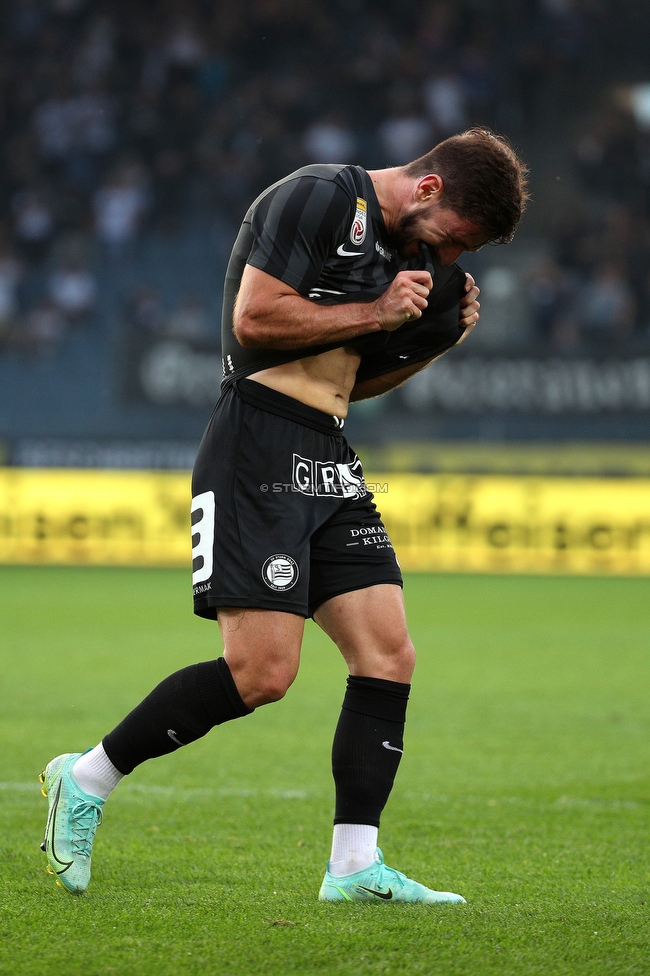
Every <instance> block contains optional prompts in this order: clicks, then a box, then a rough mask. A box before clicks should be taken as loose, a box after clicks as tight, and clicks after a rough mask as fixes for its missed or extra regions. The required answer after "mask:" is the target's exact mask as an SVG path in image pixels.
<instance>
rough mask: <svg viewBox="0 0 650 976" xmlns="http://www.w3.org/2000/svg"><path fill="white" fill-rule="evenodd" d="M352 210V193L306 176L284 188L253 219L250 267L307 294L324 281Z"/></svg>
mask: <svg viewBox="0 0 650 976" xmlns="http://www.w3.org/2000/svg"><path fill="white" fill-rule="evenodd" d="M351 210H352V201H351V200H350V198H349V196H348V195H347V193H346V191H345V190H344V189H343V188H342V187H341V186H339V185H338V184H336V183H334V182H333V181H326V180H322V179H318V178H316V177H304V176H303V177H301V178H300V179H296V180H291V181H290V182H285V183H281V184H280V185H279V186H277V187H276V188H274V189H273V190H272V191H271V192H270V193H268V194H267V195H266V197H265V198H263V200H261V201H260V204H259V205H258V207H257V210H256V212H255V213H254V214H253V218H252V225H251V229H252V231H253V234H254V237H255V243H254V244H253V247H252V248H251V252H250V254H249V256H248V264H251V265H253V267H256V268H259V269H260V271H265V272H266V273H267V274H270V275H272V276H273V277H274V278H279V279H280V280H281V281H284V282H286V283H287V284H288V285H291V287H292V288H295V289H296V291H299V292H301V293H302V294H304V293H305V292H306V291H309V289H310V288H311V286H312V285H313V284H315V282H316V281H317V280H318V277H319V275H320V273H321V271H322V268H323V265H324V263H325V260H326V258H327V256H328V253H329V251H330V248H331V242H332V241H333V240H334V239H335V237H336V235H337V234H340V228H341V226H342V225H344V223H345V220H346V219H348V220H351V216H350V214H351ZM328 223H329V225H330V226H328ZM332 225H333V226H332ZM323 231H324V232H325V233H322V232H323Z"/></svg>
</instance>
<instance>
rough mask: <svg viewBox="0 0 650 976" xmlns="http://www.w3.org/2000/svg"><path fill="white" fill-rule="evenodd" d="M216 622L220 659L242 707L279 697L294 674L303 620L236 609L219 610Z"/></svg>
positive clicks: (298, 659)
mask: <svg viewBox="0 0 650 976" xmlns="http://www.w3.org/2000/svg"><path fill="white" fill-rule="evenodd" d="M218 620H219V627H220V629H221V635H222V638H223V646H224V655H223V656H224V657H225V659H226V661H227V663H228V667H229V668H230V672H231V674H232V676H233V679H234V682H235V684H236V685H237V690H238V691H239V694H240V695H241V697H242V698H243V700H244V701H245V702H246V704H247V705H248V706H249V707H251V708H254V707H256V706H257V705H262V704H265V703H267V702H271V701H277V700H278V699H279V698H282V696H283V695H284V694H285V692H286V691H287V689H288V688H289V687H290V686H291V684H292V683H293V681H294V679H295V677H296V674H297V673H298V666H299V664H300V647H301V644H302V636H303V631H304V629H305V620H304V617H301V616H299V615H298V614H294V613H284V612H282V611H276V610H258V609H255V608H252V607H250V608H241V607H237V608H232V609H227V608H225V609H224V608H222V609H219V612H218Z"/></svg>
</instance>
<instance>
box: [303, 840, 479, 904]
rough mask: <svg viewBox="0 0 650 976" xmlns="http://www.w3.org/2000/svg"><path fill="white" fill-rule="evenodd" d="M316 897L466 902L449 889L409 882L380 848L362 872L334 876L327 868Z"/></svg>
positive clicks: (411, 901)
mask: <svg viewBox="0 0 650 976" xmlns="http://www.w3.org/2000/svg"><path fill="white" fill-rule="evenodd" d="M328 867H329V865H328ZM318 900H319V901H374V902H381V901H384V902H392V903H397V902H400V903H404V902H408V903H409V904H411V905H433V904H436V905H441V904H462V905H464V904H465V899H464V898H463V896H462V895H454V894H453V892H451V891H433V890H432V889H431V888H426V887H425V886H424V885H422V884H418V882H417V881H411V879H410V878H407V877H406V875H405V874H402V872H401V871H395V869H394V868H389V867H387V866H386V865H385V864H384V855H383V854H382V853H381V851H380V850H379V848H377V860H376V861H375V863H374V864H371V865H370V867H369V868H366V869H365V870H364V871H357V872H356V873H355V874H345V875H343V877H341V878H335V877H334V876H333V875H332V874H330V873H329V871H326V872H325V879H324V881H323V883H322V885H321V889H320V892H319V894H318Z"/></svg>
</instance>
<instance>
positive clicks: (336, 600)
mask: <svg viewBox="0 0 650 976" xmlns="http://www.w3.org/2000/svg"><path fill="white" fill-rule="evenodd" d="M314 620H315V621H316V623H317V624H318V625H319V627H321V628H322V629H323V630H324V631H325V633H326V634H327V635H328V636H329V637H330V638H331V639H332V640H333V641H334V643H335V644H336V645H337V647H338V648H339V650H340V651H341V654H342V655H343V657H344V658H345V661H346V663H347V665H348V668H349V670H350V674H354V675H363V676H365V677H370V678H386V679H388V680H389V681H403V682H408V681H410V680H411V675H412V674H413V668H414V666H415V651H414V648H413V644H412V642H411V639H410V637H409V633H408V626H407V623H406V612H405V609H404V596H403V593H402V589H401V587H400V586H398V585H397V584H394V583H380V584H378V585H376V586H368V587H365V588H364V589H360V590H352V591H350V592H348V593H341V594H339V595H338V596H335V597H332V599H330V600H327V601H326V602H325V603H322V604H321V605H320V606H319V608H318V609H317V610H316V612H315V613H314Z"/></svg>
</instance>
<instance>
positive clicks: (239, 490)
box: [192, 380, 402, 620]
mask: <svg viewBox="0 0 650 976" xmlns="http://www.w3.org/2000/svg"><path fill="white" fill-rule="evenodd" d="M342 426H343V425H342V422H341V421H338V420H337V419H336V418H335V417H330V416H328V415H327V414H324V413H321V412H320V411H319V410H314V409H313V408H312V407H308V406H305V404H303V403H300V401H298V400H294V399H293V398H292V397H288V396H285V395H284V394H282V393H277V392H276V391H275V390H270V389H269V388H268V387H265V386H262V385H261V384H260V383H256V382H255V381H254V380H239V381H238V382H236V383H234V384H232V385H231V386H229V387H228V388H227V389H226V390H225V391H224V393H223V394H222V396H221V397H220V399H219V402H218V403H217V405H216V407H215V408H214V411H213V414H212V417H211V418H210V422H209V424H208V427H207V429H206V432H205V434H204V435H203V440H202V441H201V446H200V447H199V452H198V455H197V458H196V464H195V466H194V473H193V476H192V496H193V498H192V557H193V564H192V568H193V578H192V582H193V588H194V612H195V613H197V614H198V615H199V616H201V617H209V618H211V619H213V620H214V619H215V618H216V615H217V614H216V611H217V608H219V607H259V608H261V609H265V610H284V611H286V612H288V613H296V614H299V615H300V616H303V617H310V616H312V615H313V613H314V611H315V610H316V609H317V607H319V606H320V604H321V603H324V601H325V600H329V599H331V598H332V597H334V596H338V595H339V594H341V593H348V592H350V591H351V590H360V589H364V588H365V587H368V586H374V585H375V584H377V583H397V584H398V585H400V586H401V585H402V575H401V573H400V569H399V565H398V563H397V559H396V558H395V553H394V551H393V547H392V545H391V542H390V540H389V538H388V536H387V534H386V529H385V528H384V525H383V523H382V521H381V516H380V514H379V512H378V511H377V509H376V508H375V505H374V503H373V500H372V497H373V496H372V494H371V493H370V491H369V490H368V488H367V487H366V483H365V481H364V478H363V472H362V470H361V462H360V460H359V458H358V457H357V456H356V454H355V453H354V452H353V451H352V450H351V448H350V447H349V445H348V443H347V441H346V440H345V438H344V437H343V434H342V432H341V429H340V428H341V427H342Z"/></svg>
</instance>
